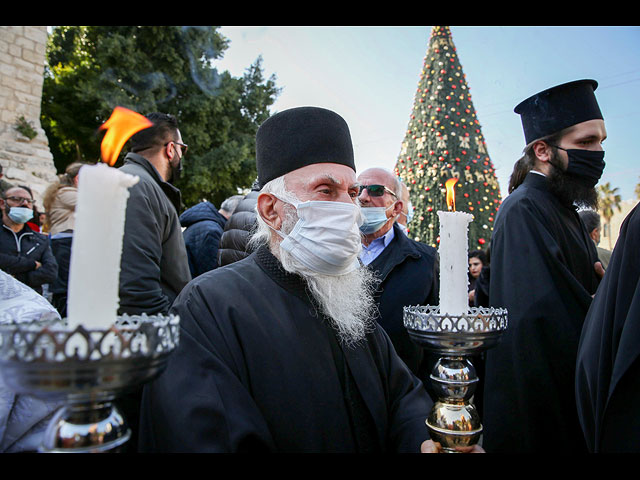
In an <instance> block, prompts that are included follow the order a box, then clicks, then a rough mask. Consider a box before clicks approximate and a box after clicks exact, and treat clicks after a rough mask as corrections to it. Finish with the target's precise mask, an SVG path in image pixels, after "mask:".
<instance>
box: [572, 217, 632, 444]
mask: <svg viewBox="0 0 640 480" xmlns="http://www.w3.org/2000/svg"><path fill="white" fill-rule="evenodd" d="M576 399H577V402H578V415H579V418H580V423H581V424H582V428H583V430H584V433H585V437H586V440H587V446H588V448H589V451H590V452H634V453H638V452H640V410H639V409H640V208H639V206H636V207H635V208H634V209H633V210H632V211H631V212H630V213H629V215H628V216H627V218H626V219H625V221H624V222H623V224H622V227H621V229H620V236H619V238H618V241H617V242H616V246H615V249H614V251H613V255H612V256H611V261H610V262H609V266H608V267H607V270H606V273H605V275H604V278H603V279H602V283H601V284H600V287H598V291H597V292H596V296H595V297H594V299H593V303H592V304H591V308H590V309H589V313H588V314H587V318H586V319H585V322H584V327H583V330H582V338H581V339H580V346H579V349H578V361H577V365H576Z"/></svg>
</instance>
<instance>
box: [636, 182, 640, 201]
mask: <svg viewBox="0 0 640 480" xmlns="http://www.w3.org/2000/svg"><path fill="white" fill-rule="evenodd" d="M636 197H638V200H640V182H638V184H637V185H636Z"/></svg>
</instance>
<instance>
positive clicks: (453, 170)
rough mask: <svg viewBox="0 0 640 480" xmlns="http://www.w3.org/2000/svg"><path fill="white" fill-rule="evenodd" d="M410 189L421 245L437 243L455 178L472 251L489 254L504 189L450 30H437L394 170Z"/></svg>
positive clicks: (412, 232)
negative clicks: (448, 185) (448, 190)
mask: <svg viewBox="0 0 640 480" xmlns="http://www.w3.org/2000/svg"><path fill="white" fill-rule="evenodd" d="M395 172H396V175H398V176H399V177H400V178H401V180H402V181H403V182H404V183H405V184H406V185H407V187H408V189H409V192H410V195H411V204H412V205H413V208H414V216H413V219H412V221H411V223H410V224H409V225H408V227H409V233H410V236H411V237H412V238H414V239H415V240H417V241H420V242H424V243H426V244H428V245H432V246H434V247H436V246H437V244H438V242H439V237H438V232H439V231H440V227H439V222H438V215H437V212H438V211H439V210H443V211H447V210H448V208H447V203H446V189H445V182H446V181H447V180H449V179H451V178H456V179H457V181H456V183H455V185H454V191H455V210H456V211H464V212H468V213H471V214H472V215H473V216H474V219H473V222H471V223H470V224H469V249H470V250H474V249H485V248H486V247H487V246H488V242H489V240H490V239H491V232H492V230H493V222H494V220H495V215H496V213H497V211H498V207H499V205H500V202H501V196H500V186H499V184H498V180H497V178H496V175H495V171H494V168H493V163H492V162H491V159H490V158H489V153H488V151H487V146H486V143H485V140H484V137H483V136H482V132H481V129H480V122H478V119H477V118H476V112H475V110H474V108H473V103H472V102H471V93H470V92H469V86H468V85H467V82H466V79H465V75H464V73H463V72H462V66H461V65H460V59H459V58H458V55H457V53H456V47H455V46H454V44H453V40H452V37H451V31H450V30H449V27H433V28H432V30H431V38H430V40H429V47H428V49H427V54H426V56H425V57H424V64H423V68H422V72H421V74H420V79H419V81H418V89H417V92H416V95H415V100H414V104H413V110H412V112H411V117H410V119H409V126H408V127H407V133H406V136H405V139H404V141H403V142H402V149H401V151H400V155H399V157H398V162H397V164H396V168H395Z"/></svg>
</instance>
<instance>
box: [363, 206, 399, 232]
mask: <svg viewBox="0 0 640 480" xmlns="http://www.w3.org/2000/svg"><path fill="white" fill-rule="evenodd" d="M394 205H395V203H394V204H393V205H390V206H389V207H387V208H384V207H363V208H362V216H363V217H364V222H363V223H362V225H360V231H361V232H362V233H364V234H365V235H368V234H370V233H375V232H377V231H378V230H380V229H381V228H382V226H383V225H384V224H385V223H387V221H389V219H388V218H387V210H389V208H392V207H393V206H394Z"/></svg>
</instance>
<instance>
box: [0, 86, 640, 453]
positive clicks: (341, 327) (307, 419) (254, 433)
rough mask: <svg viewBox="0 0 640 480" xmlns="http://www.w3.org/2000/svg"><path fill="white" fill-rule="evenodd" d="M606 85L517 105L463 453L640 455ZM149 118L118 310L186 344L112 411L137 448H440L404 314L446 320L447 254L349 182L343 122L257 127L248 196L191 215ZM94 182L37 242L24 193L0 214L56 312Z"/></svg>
mask: <svg viewBox="0 0 640 480" xmlns="http://www.w3.org/2000/svg"><path fill="white" fill-rule="evenodd" d="M596 88H597V83H596V82H595V81H593V80H581V81H576V82H570V83H567V84H563V85H559V86H556V87H553V88H551V89H548V90H545V91H542V92H540V93H538V94H536V95H534V96H532V97H530V98H528V99H527V100H525V101H523V102H522V103H521V104H519V105H518V106H517V107H516V109H515V111H516V113H518V114H519V115H520V117H521V121H522V125H523V129H524V133H525V139H526V147H525V149H524V152H525V154H524V156H523V157H522V158H520V159H519V160H518V161H517V162H516V163H515V165H514V171H513V174H512V177H511V181H510V183H509V193H510V195H509V196H508V197H506V198H505V200H504V202H503V204H502V205H501V207H500V211H499V212H498V216H497V218H496V222H495V229H494V232H493V236H492V239H491V242H490V248H488V249H487V250H486V251H482V250H475V251H471V252H470V253H469V258H468V260H469V306H470V307H480V306H482V307H488V306H495V307H500V308H506V309H507V311H508V319H509V327H508V329H507V331H506V333H505V334H504V335H503V338H502V339H501V341H500V343H499V344H498V345H497V346H496V347H495V348H493V349H491V350H489V351H488V352H486V353H484V354H483V355H482V356H481V357H480V358H479V359H478V360H479V362H478V365H479V370H480V377H481V385H480V386H479V388H478V389H477V390H476V394H475V400H476V403H477V404H478V405H479V407H480V408H479V411H480V413H481V417H482V422H483V424H484V431H483V438H482V442H481V445H474V446H473V447H466V448H461V449H460V450H461V451H463V452H485V451H486V452H489V453H493V452H496V453H501V452H505V453H510V452H522V453H534V452H543V451H546V450H547V449H548V448H549V445H550V444H553V445H555V446H557V447H558V448H560V449H561V450H562V451H565V452H568V451H575V452H607V451H637V450H638V447H639V445H640V442H639V441H638V440H640V438H639V435H638V432H639V431H640V429H639V428H638V422H639V421H640V420H639V418H640V417H639V416H638V415H635V413H634V411H633V410H632V404H628V403H627V402H626V399H628V398H634V396H635V397H637V396H638V388H637V386H636V385H637V383H636V382H635V381H634V373H635V371H637V369H638V362H640V360H639V358H640V356H639V355H638V341H637V339H638V338H640V337H638V336H637V335H635V336H634V332H635V330H636V329H637V328H638V315H637V308H638V304H639V302H640V291H639V290H638V284H639V283H638V279H639V274H640V262H638V258H637V254H634V251H635V250H634V249H635V245H637V243H636V244H635V245H634V243H633V242H634V241H635V242H637V241H638V221H640V220H638V214H637V213H636V210H634V211H633V212H632V213H631V214H630V215H629V217H628V218H627V220H626V221H625V223H624V225H623V227H622V231H621V236H620V240H619V241H618V243H617V245H616V248H615V250H614V251H613V253H612V255H610V254H611V252H609V254H607V252H604V251H601V250H599V249H598V248H597V243H598V241H599V229H600V224H599V221H595V220H596V218H594V212H595V210H596V207H597V205H596V203H597V202H596V197H595V188H594V187H595V185H596V183H597V182H598V180H599V178H600V176H601V174H602V171H603V169H604V160H603V157H604V151H603V149H602V142H603V141H604V139H605V138H606V129H605V124H604V119H603V116H602V113H601V112H600V109H599V106H598V103H597V100H596V97H595V93H594V92H595V90H596ZM147 118H148V119H149V120H151V122H152V124H153V125H152V126H151V127H149V128H146V129H144V130H142V131H140V132H138V133H136V134H135V135H134V136H133V137H132V138H131V140H130V151H129V152H128V153H127V155H126V156H125V158H124V165H123V166H122V167H121V169H122V171H124V172H126V173H129V174H132V175H136V176H138V177H139V178H140V180H139V182H138V183H137V184H136V185H134V186H133V187H132V188H131V190H130V197H129V200H128V203H127V209H126V220H125V231H124V239H123V250H122V264H121V278H120V292H119V295H120V307H119V312H118V313H120V314H124V313H127V314H142V313H147V314H168V313H169V312H171V313H175V314H177V315H179V317H180V328H181V338H180V343H179V346H178V347H177V349H176V351H175V352H174V353H173V354H172V356H171V357H170V360H169V362H168V365H167V368H166V371H165V372H164V373H163V374H162V375H160V376H159V377H158V378H157V379H156V380H154V381H153V382H151V383H149V384H147V385H145V386H144V388H143V389H141V390H139V391H137V392H132V393H130V394H128V395H127V396H125V397H123V398H121V399H120V402H121V403H122V408H123V409H124V411H125V417H126V418H127V419H128V420H129V422H130V424H131V428H132V433H133V434H132V438H131V440H130V442H129V444H128V447H127V448H128V451H132V452H134V451H139V452H362V453H373V452H425V453H427V452H440V451H441V445H439V444H438V443H436V442H434V441H432V440H431V439H430V438H429V431H428V429H427V426H426V424H425V419H426V417H427V415H428V413H429V411H430V410H431V408H432V406H433V404H434V402H435V401H436V400H437V399H436V397H435V394H434V392H433V391H431V382H430V381H429V375H430V373H431V369H432V368H433V366H434V364H435V361H436V360H437V358H435V355H434V354H432V353H429V352H428V351H425V350H423V349H422V348H420V347H418V346H417V344H415V343H414V342H412V341H411V339H410V338H409V335H408V333H407V330H406V329H405V328H404V325H403V307H404V306H409V305H437V304H438V298H439V296H438V294H439V262H438V253H437V250H436V249H435V248H433V247H431V246H428V245H426V244H424V243H421V242H418V241H415V240H413V239H412V238H410V235H408V229H410V223H411V220H412V217H413V206H412V205H411V201H410V197H409V192H408V189H407V187H406V185H404V184H403V183H402V181H401V180H400V179H399V178H398V177H397V176H396V175H394V174H393V173H392V172H390V171H388V170H385V169H381V168H371V169H367V170H364V171H362V172H357V171H356V167H355V160H354V151H353V145H352V140H351V135H350V132H349V127H348V125H347V124H346V122H345V121H344V119H343V118H342V117H341V116H340V115H338V114H337V113H335V112H333V111H330V110H327V109H324V108H317V107H298V108H292V109H288V110H285V111H282V112H279V113H277V114H275V115H273V116H271V117H270V118H269V119H268V120H266V121H265V122H264V123H263V124H262V125H261V126H260V128H259V129H258V132H257V135H256V144H255V147H256V166H257V172H258V176H257V179H256V182H255V183H254V185H253V186H252V188H251V192H250V193H248V194H247V195H244V196H242V195H236V196H233V197H230V198H229V199H227V200H226V201H225V202H223V203H222V204H221V205H220V208H216V207H215V205H214V204H212V203H211V202H206V201H205V202H202V203H200V204H197V205H195V206H193V207H191V208H189V209H187V210H186V211H184V212H183V213H182V214H181V215H179V212H180V211H181V200H180V198H181V194H180V191H179V190H178V189H177V188H176V187H175V185H174V184H175V181H176V179H178V178H179V175H180V172H181V170H182V165H183V161H184V159H185V155H186V152H187V149H188V147H187V145H186V144H185V143H184V141H183V139H182V136H181V132H180V129H179V126H178V124H177V121H176V119H175V117H173V116H171V115H168V114H163V113H153V114H149V115H147ZM81 168H82V165H81V164H72V165H70V166H69V168H68V169H67V171H66V172H65V174H63V175H61V176H60V181H59V182H58V183H56V184H55V185H52V186H51V187H50V188H49V189H48V190H47V192H46V194H45V199H44V207H45V212H46V220H45V222H44V224H43V226H42V227H43V228H42V231H36V229H34V228H32V227H31V226H29V224H28V223H27V222H29V221H31V220H32V219H33V216H34V214H35V210H36V209H35V202H34V200H33V196H32V195H31V192H30V191H29V189H28V188H26V187H24V186H6V188H5V187H4V186H3V191H2V195H1V198H0V208H1V210H2V222H3V229H2V231H0V255H1V256H0V259H1V264H0V270H2V271H3V272H5V273H6V274H8V275H6V277H9V276H12V277H13V278H14V279H15V280H17V281H19V282H21V284H25V285H28V286H29V287H31V288H32V289H33V290H35V291H37V292H39V293H43V292H42V286H43V285H48V286H49V291H50V292H51V295H52V296H51V298H50V300H51V303H52V304H53V306H54V307H55V308H56V309H57V311H58V314H59V316H62V317H64V315H65V309H66V281H67V276H68V265H69V255H70V252H71V247H72V238H73V229H74V215H73V212H74V206H75V201H76V196H77V178H78V172H79V170H80V169H81ZM578 207H580V208H578ZM595 215H596V217H597V214H595ZM42 232H45V233H42ZM609 256H610V257H611V258H610V259H609ZM4 278H5V277H0V279H4ZM603 278H604V279H603ZM1 285H2V282H0V287H1ZM0 290H2V289H1V288H0ZM634 313H635V316H634ZM0 318H1V317H0ZM583 325H584V328H583ZM576 365H577V367H576ZM0 415H1V411H0ZM634 415H635V417H636V418H630V417H633V416H634ZM0 433H1V432H0ZM0 437H1V435H0ZM0 440H1V438H0ZM14 443H15V442H14ZM29 445H30V444H29Z"/></svg>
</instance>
